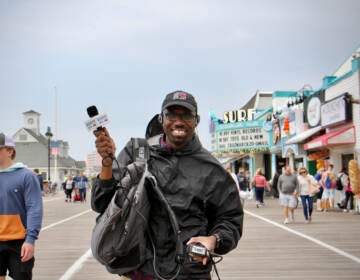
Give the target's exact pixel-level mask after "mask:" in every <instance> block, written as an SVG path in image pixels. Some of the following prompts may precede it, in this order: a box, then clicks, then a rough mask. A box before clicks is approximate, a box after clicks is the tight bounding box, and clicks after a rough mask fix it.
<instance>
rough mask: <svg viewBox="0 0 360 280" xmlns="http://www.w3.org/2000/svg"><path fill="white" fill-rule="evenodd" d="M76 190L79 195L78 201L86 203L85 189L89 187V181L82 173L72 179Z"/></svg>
mask: <svg viewBox="0 0 360 280" xmlns="http://www.w3.org/2000/svg"><path fill="white" fill-rule="evenodd" d="M74 181H75V185H76V188H77V190H78V192H79V194H80V201H81V202H85V201H86V189H87V188H88V187H89V180H88V178H87V177H86V176H85V175H84V172H80V174H79V176H76V177H75V178H74Z"/></svg>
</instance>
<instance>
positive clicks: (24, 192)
mask: <svg viewBox="0 0 360 280" xmlns="http://www.w3.org/2000/svg"><path fill="white" fill-rule="evenodd" d="M15 156H16V150H15V143H14V141H13V139H12V138H11V137H9V136H7V135H5V134H4V133H0V182H1V187H0V221H1V222H0V280H5V277H6V275H7V273H8V274H9V276H10V277H11V278H13V279H16V280H28V279H32V269H33V267H34V261H35V259H34V250H35V240H36V239H37V238H38V235H39V232H40V229H41V222H42V215H43V205H42V196H41V189H40V184H39V180H38V178H37V177H36V175H35V174H34V172H33V171H31V170H29V169H28V168H26V166H25V165H24V164H23V163H20V162H18V163H14V159H15Z"/></svg>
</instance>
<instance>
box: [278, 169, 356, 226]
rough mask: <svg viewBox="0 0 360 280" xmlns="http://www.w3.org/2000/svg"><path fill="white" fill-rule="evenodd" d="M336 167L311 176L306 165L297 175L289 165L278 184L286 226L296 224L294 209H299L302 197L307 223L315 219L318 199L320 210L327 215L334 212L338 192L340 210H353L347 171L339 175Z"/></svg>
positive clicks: (318, 208)
mask: <svg viewBox="0 0 360 280" xmlns="http://www.w3.org/2000/svg"><path fill="white" fill-rule="evenodd" d="M333 168H334V167H333V165H332V164H330V165H329V167H328V169H327V170H326V169H325V168H319V170H318V171H317V173H316V174H315V175H314V176H312V175H310V174H309V173H308V170H307V168H306V167H304V166H302V167H300V168H299V170H298V174H295V173H294V172H293V171H292V169H291V167H290V166H286V168H285V172H284V174H282V175H280V176H279V179H278V184H277V187H278V189H279V192H280V204H281V205H282V206H283V210H284V218H285V219H284V223H285V224H287V223H289V222H293V221H294V210H295V209H296V208H297V205H298V201H299V199H298V198H299V197H300V200H301V204H302V209H303V215H304V218H305V223H309V222H311V220H312V213H313V205H314V199H316V206H317V210H318V211H324V212H327V211H328V210H330V209H335V191H336V190H338V191H339V192H340V201H339V202H338V203H337V205H338V207H339V208H340V209H343V210H344V212H348V211H349V210H350V211H351V210H352V209H353V193H352V191H351V186H350V182H349V176H348V175H347V174H346V172H345V169H344V168H342V169H341V170H340V172H339V174H337V175H336V174H335V173H334V171H333ZM289 213H290V216H289Z"/></svg>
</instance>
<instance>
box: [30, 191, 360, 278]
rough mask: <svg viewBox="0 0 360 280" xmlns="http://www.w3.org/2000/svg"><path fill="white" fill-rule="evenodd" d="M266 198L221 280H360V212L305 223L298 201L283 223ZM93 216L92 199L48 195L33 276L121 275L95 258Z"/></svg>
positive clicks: (250, 208)
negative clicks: (74, 200)
mask: <svg viewBox="0 0 360 280" xmlns="http://www.w3.org/2000/svg"><path fill="white" fill-rule="evenodd" d="M265 202H266V206H265V207H264V208H259V209H257V208H255V207H254V203H253V202H252V201H247V202H246V204H245V210H246V213H245V223H244V235H243V237H242V239H241V240H240V242H239V244H238V247H237V248H236V249H235V250H233V251H232V252H231V253H229V254H228V255H226V256H224V259H223V261H222V262H220V263H219V264H218V265H217V268H218V270H219V274H220V278H221V279H222V280H227V279H254V280H262V279H274V280H275V279H299V280H300V279H301V280H303V279H317V280H321V279H327V280H331V279H334V280H335V279H336V280H339V279H342V280H343V279H360V242H359V239H360V215H357V214H353V213H343V212H327V213H323V212H315V213H314V214H313V222H312V223H311V224H305V223H304V219H303V216H302V209H301V205H300V208H299V209H297V211H296V215H295V223H294V224H289V225H286V226H285V225H283V224H282V221H283V218H282V211H281V208H280V206H279V205H278V200H273V199H268V200H266V201H265ZM95 217H96V213H94V212H92V211H91V210H90V203H89V202H87V203H83V204H81V203H79V202H77V203H65V202H64V195H63V193H58V194H56V195H55V196H48V197H45V198H44V220H43V229H42V231H41V233H40V237H39V240H38V241H37V243H36V263H35V268H34V277H33V279H34V280H53V279H56V280H58V279H61V280H70V279H71V280H85V279H86V280H95V279H96V280H99V279H101V280H107V279H119V277H118V276H116V275H111V274H109V273H108V272H107V271H106V270H105V268H104V267H103V266H102V265H100V264H99V263H97V262H96V261H95V260H94V259H93V258H92V257H91V253H90V251H89V248H90V236H91V230H92V227H93V225H94V222H95ZM213 279H217V277H216V276H215V275H214V277H213Z"/></svg>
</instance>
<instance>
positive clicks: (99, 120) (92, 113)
mask: <svg viewBox="0 0 360 280" xmlns="http://www.w3.org/2000/svg"><path fill="white" fill-rule="evenodd" d="M87 113H88V115H89V117H90V119H89V120H87V121H85V125H86V127H87V129H88V130H90V131H95V130H97V131H99V130H102V129H103V125H105V124H107V123H109V119H108V117H107V115H106V114H101V115H99V112H98V109H97V108H96V106H90V107H88V108H87Z"/></svg>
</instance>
